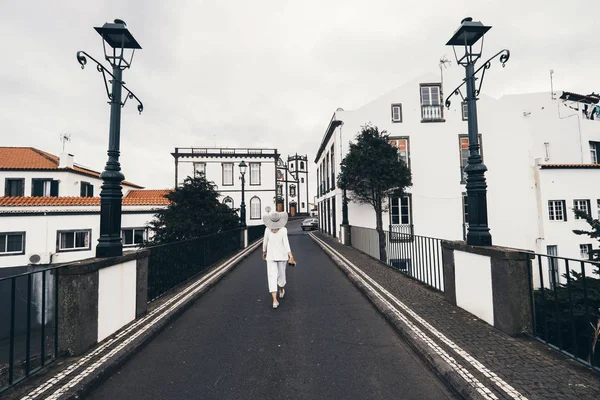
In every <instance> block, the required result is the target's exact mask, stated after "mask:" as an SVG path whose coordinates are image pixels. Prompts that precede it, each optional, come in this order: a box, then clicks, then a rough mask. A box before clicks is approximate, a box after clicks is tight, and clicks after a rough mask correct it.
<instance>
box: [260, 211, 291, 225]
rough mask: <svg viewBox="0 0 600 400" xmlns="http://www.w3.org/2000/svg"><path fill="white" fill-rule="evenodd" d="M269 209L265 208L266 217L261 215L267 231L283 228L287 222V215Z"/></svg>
mask: <svg viewBox="0 0 600 400" xmlns="http://www.w3.org/2000/svg"><path fill="white" fill-rule="evenodd" d="M270 210H271V209H270V207H267V215H263V222H264V223H265V225H266V226H267V228H269V229H280V228H283V227H284V226H285V225H286V224H287V222H288V215H287V213H286V212H277V211H271V212H270Z"/></svg>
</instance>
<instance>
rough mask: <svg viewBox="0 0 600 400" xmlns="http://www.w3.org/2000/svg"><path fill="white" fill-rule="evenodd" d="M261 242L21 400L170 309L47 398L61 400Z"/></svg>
mask: <svg viewBox="0 0 600 400" xmlns="http://www.w3.org/2000/svg"><path fill="white" fill-rule="evenodd" d="M261 243H262V240H260V241H258V242H257V243H255V244H252V245H250V246H249V247H248V248H247V249H245V250H244V251H242V252H241V253H239V254H238V255H236V256H234V257H233V258H231V259H229V260H228V261H226V262H225V263H224V264H222V265H221V266H219V267H217V268H216V269H214V270H213V271H211V272H210V273H208V274H207V275H205V276H203V277H201V278H199V279H198V280H197V281H196V282H194V283H193V284H192V285H190V286H188V287H187V288H186V289H184V290H182V291H181V292H180V293H178V294H177V295H175V296H173V297H172V298H171V299H169V300H168V301H166V302H165V303H164V304H162V305H160V306H159V307H157V308H156V309H155V310H153V311H152V312H150V313H149V314H148V315H146V316H145V317H144V318H142V319H140V320H139V321H138V322H135V323H134V324H132V325H130V326H129V327H128V328H126V329H124V330H123V331H122V332H120V333H118V334H117V335H116V336H115V337H114V338H111V339H109V340H108V341H106V342H105V343H103V344H102V345H101V346H99V347H98V348H97V349H95V350H93V351H92V352H91V353H90V354H87V355H85V356H84V357H83V358H81V359H80V360H79V361H77V362H76V363H74V364H72V365H71V366H69V367H68V368H66V369H65V370H64V371H61V372H60V373H58V374H56V375H55V376H53V377H52V378H50V379H48V380H47V381H46V382H44V383H43V384H42V385H40V386H39V387H38V388H36V389H34V390H33V391H32V392H31V393H29V394H28V395H26V396H25V397H23V398H22V399H21V400H33V399H35V398H37V397H38V396H40V395H41V394H43V393H44V392H46V391H48V390H49V389H50V388H52V387H53V386H55V385H57V384H58V383H59V382H60V381H62V380H63V379H64V378H65V377H67V376H68V375H70V374H71V373H73V372H74V371H75V370H77V369H78V368H81V367H82V366H83V365H84V364H85V363H87V362H88V361H89V360H90V359H91V358H93V357H94V356H96V355H98V354H100V353H102V352H103V351H104V350H106V349H108V348H109V347H110V346H111V345H114V344H115V343H116V342H118V341H119V340H120V339H121V338H123V337H125V336H128V335H129V333H130V332H131V331H133V330H135V329H136V328H137V327H139V326H140V325H143V324H144V323H146V322H147V321H148V320H149V319H151V318H152V317H153V316H155V315H157V314H158V313H160V312H161V311H163V310H165V309H166V310H165V311H164V312H163V313H162V314H160V315H158V316H157V317H156V318H155V319H154V320H153V321H151V322H149V323H148V324H147V325H146V326H144V327H143V328H141V329H140V330H139V331H137V332H135V333H134V334H133V335H131V336H129V337H128V338H127V339H126V340H124V341H123V342H122V343H121V344H119V345H118V346H117V347H116V348H114V349H113V350H111V351H110V352H108V353H107V354H105V355H104V356H102V357H101V358H100V359H99V360H98V361H96V362H95V363H93V364H92V365H90V366H88V367H87V368H86V369H85V370H84V371H83V372H81V373H80V374H78V375H77V376H75V377H73V379H71V380H70V381H68V382H65V383H64V384H63V385H62V386H61V387H60V388H59V389H58V390H56V391H55V392H54V393H53V394H52V395H51V396H50V397H47V399H58V398H60V396H62V395H63V394H65V393H66V392H67V391H68V390H69V389H71V388H72V387H74V386H75V385H76V384H77V383H79V382H81V380H83V379H84V378H85V377H87V376H89V375H90V374H91V373H92V372H93V371H94V370H96V369H98V368H99V367H100V366H102V365H103V364H104V363H106V362H107V361H108V360H109V359H110V358H111V357H112V356H114V355H115V354H117V353H118V352H119V351H120V350H122V349H123V348H124V347H125V346H126V345H127V344H129V343H131V342H132V341H133V340H135V339H136V338H137V337H139V336H140V335H141V334H142V333H144V332H146V331H147V330H148V329H150V328H151V327H153V326H154V325H156V323H158V322H159V321H160V320H162V319H163V318H165V317H166V316H167V315H168V314H170V313H171V311H174V310H175V309H176V308H177V307H178V306H179V305H181V304H182V303H184V302H185V301H186V300H187V299H189V298H190V297H192V296H194V295H195V294H196V293H197V292H199V291H200V290H202V289H203V288H205V287H206V286H207V285H208V284H210V283H212V282H213V281H214V280H215V279H217V278H218V277H220V276H221V275H223V274H224V273H225V272H227V270H229V269H230V268H231V267H232V266H233V265H234V264H236V263H237V262H238V261H239V260H240V259H242V258H243V257H245V256H246V255H247V254H249V253H251V252H252V251H254V250H255V249H256V248H257V247H258V246H259V245H260V244H261ZM173 303H174V304H173ZM169 306H170V307H169ZM167 307H168V308H167Z"/></svg>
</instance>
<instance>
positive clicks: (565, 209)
mask: <svg viewBox="0 0 600 400" xmlns="http://www.w3.org/2000/svg"><path fill="white" fill-rule="evenodd" d="M561 203H562V210H563V217H564V220H565V221H566V220H567V202H566V200H561Z"/></svg>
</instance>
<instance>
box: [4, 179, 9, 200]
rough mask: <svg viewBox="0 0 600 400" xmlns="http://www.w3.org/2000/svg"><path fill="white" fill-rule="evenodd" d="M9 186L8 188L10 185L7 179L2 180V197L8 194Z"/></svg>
mask: <svg viewBox="0 0 600 400" xmlns="http://www.w3.org/2000/svg"><path fill="white" fill-rule="evenodd" d="M9 188H10V185H9V184H8V179H6V180H5V181H4V197H8V196H10V193H9Z"/></svg>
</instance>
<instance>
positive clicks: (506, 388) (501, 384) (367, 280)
mask: <svg viewBox="0 0 600 400" xmlns="http://www.w3.org/2000/svg"><path fill="white" fill-rule="evenodd" d="M309 235H310V236H311V237H312V238H313V240H315V241H316V242H317V243H318V244H320V245H321V247H322V248H323V249H324V250H325V251H328V252H329V253H330V254H331V255H332V256H334V257H335V258H337V259H338V260H339V261H340V262H341V263H342V264H344V265H346V266H347V267H348V269H349V270H350V272H352V273H353V274H354V275H355V276H356V278H357V279H359V280H360V281H361V282H362V283H363V284H364V285H365V286H366V287H367V288H368V289H369V290H370V291H372V292H373V294H374V295H375V296H377V297H378V298H379V299H380V300H382V302H383V303H384V304H386V306H388V307H389V308H390V309H391V311H392V312H393V313H394V314H395V315H396V316H398V318H400V319H401V320H402V321H403V322H404V323H405V324H406V325H407V326H408V327H409V328H410V329H411V330H413V332H415V333H416V334H417V335H418V336H419V337H420V338H421V339H422V340H423V341H424V342H425V343H427V345H428V346H430V347H431V348H432V349H433V350H434V351H435V352H436V353H438V354H439V355H440V356H441V357H442V359H444V360H445V361H446V362H447V363H448V364H449V365H450V366H451V367H452V368H453V369H455V370H456V371H457V372H458V373H459V374H460V375H461V376H462V377H463V378H464V379H465V380H466V381H467V382H468V383H469V384H471V385H472V386H473V387H474V388H475V389H476V390H477V391H479V393H481V394H482V395H484V396H485V397H486V398H491V399H493V398H497V397H496V396H495V395H494V394H493V392H492V391H491V390H490V389H488V388H487V387H485V386H484V385H482V384H481V382H479V381H478V380H477V378H475V377H474V376H473V375H471V373H470V372H468V371H467V370H466V369H464V367H462V366H461V365H460V364H458V363H457V362H456V361H455V360H454V359H453V358H452V357H451V356H449V355H448V354H447V353H446V352H445V351H444V350H443V349H441V347H440V346H439V345H437V344H436V343H435V342H434V341H433V340H432V339H431V338H430V337H429V336H427V335H426V334H425V333H424V332H423V331H421V330H420V329H419V328H418V327H417V326H415V325H414V324H413V323H412V322H411V321H410V320H408V319H407V317H406V316H405V315H404V314H402V313H401V312H400V310H398V309H397V308H396V307H394V306H393V305H392V304H391V303H390V302H389V301H387V300H386V299H385V298H384V297H383V296H382V295H381V294H380V293H379V292H377V291H376V290H375V289H374V288H373V286H374V287H376V288H377V289H379V290H380V291H381V292H382V293H383V294H385V295H386V296H387V297H388V298H389V299H390V300H391V301H392V302H393V303H395V304H396V305H397V306H399V307H400V308H401V309H402V310H403V311H404V312H406V313H407V314H408V315H410V316H411V317H412V318H414V319H415V320H416V321H417V322H419V323H420V324H421V325H422V326H423V327H424V328H426V329H427V330H428V331H429V332H431V333H432V334H433V335H434V336H435V337H437V338H438V339H440V340H441V341H442V342H443V343H444V344H446V345H447V346H448V347H449V348H450V349H452V350H453V351H454V352H455V353H456V354H458V355H459V356H460V357H461V358H463V359H464V360H465V361H466V362H468V363H469V364H470V365H471V366H472V367H473V368H475V369H476V370H477V371H479V372H480V373H482V374H483V375H484V376H485V377H486V378H488V379H489V380H490V381H491V382H492V383H493V384H494V385H496V386H497V387H498V388H500V389H501V390H502V391H503V392H504V393H506V394H507V395H508V396H510V397H511V398H513V399H518V400H527V398H526V397H525V396H524V395H522V394H521V393H519V392H518V391H517V390H516V389H515V388H513V387H512V386H511V385H509V384H508V383H507V382H505V381H504V380H503V379H502V378H500V377H499V376H498V375H496V374H495V373H494V372H492V371H491V370H490V369H489V368H487V367H486V366H485V365H483V364H482V363H481V362H480V361H478V360H477V359H475V358H474V357H473V356H471V355H470V354H469V353H468V352H466V351H465V350H463V349H462V348H461V347H460V346H458V345H457V344H456V343H454V342H453V341H451V340H450V339H449V338H448V337H447V336H445V335H444V334H443V333H441V332H440V331H439V330H437V329H436V328H434V327H433V326H432V325H431V324H429V323H428V322H427V321H426V320H424V319H423V318H422V317H421V316H420V315H418V314H417V313H416V312H414V311H413V310H412V309H411V308H409V307H408V306H406V305H405V304H404V303H402V302H401V301H400V300H398V298H396V297H395V296H394V295H393V294H391V293H390V292H389V291H387V290H386V289H385V288H384V287H383V286H381V285H380V284H379V283H377V282H376V281H375V280H373V279H372V278H371V277H370V276H369V275H367V274H366V273H365V272H364V271H362V270H361V269H360V268H358V267H357V266H356V265H354V264H353V263H352V262H351V261H349V260H348V259H347V258H345V257H344V256H343V255H341V254H340V253H339V252H337V251H336V250H335V249H334V248H333V247H331V246H330V245H328V244H327V243H325V241H323V240H321V239H320V238H318V237H316V235H314V234H313V233H310V234H309ZM371 285H372V286H371ZM444 353H445V354H444ZM463 370H464V371H463ZM465 372H466V373H465ZM492 396H493V397H492Z"/></svg>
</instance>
